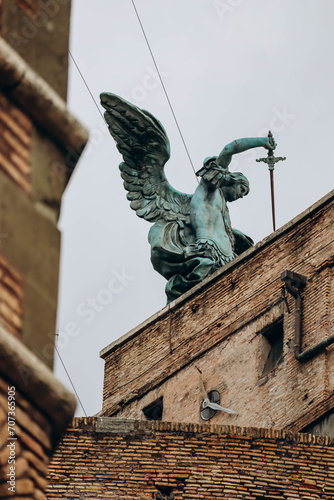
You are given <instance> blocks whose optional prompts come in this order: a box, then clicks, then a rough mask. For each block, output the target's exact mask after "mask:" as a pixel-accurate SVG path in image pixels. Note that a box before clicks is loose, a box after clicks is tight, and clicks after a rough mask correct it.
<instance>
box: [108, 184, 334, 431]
mask: <svg viewBox="0 0 334 500" xmlns="http://www.w3.org/2000/svg"><path fill="white" fill-rule="evenodd" d="M333 219H334V193H333V192H332V193H331V194H330V195H328V196H327V197H325V198H324V199H323V200H321V201H320V202H319V203H317V204H316V205H315V206H314V207H312V208H311V209H309V210H308V211H306V212H305V213H304V214H302V215H301V216H299V217H297V218H296V219H295V220H293V221H291V223H289V224H287V226H285V227H284V228H282V229H281V230H279V231H277V232H276V233H274V234H273V235H271V236H270V237H268V238H266V239H265V240H264V241H263V242H260V243H259V244H257V245H256V246H255V247H254V248H253V249H250V250H249V251H248V252H247V253H245V254H244V255H243V256H240V257H239V258H238V259H236V260H235V261H234V262H232V263H231V264H230V265H228V266H226V267H225V268H223V269H222V270H220V271H218V272H217V273H216V275H215V276H213V277H212V278H210V279H208V280H207V282H205V283H203V284H202V286H199V287H198V288H197V289H195V290H193V291H192V292H190V293H188V296H186V297H185V299H180V300H178V301H176V303H175V304H174V305H173V304H172V306H171V308H170V309H169V308H168V307H167V308H165V309H163V310H162V311H161V312H160V313H158V314H157V315H155V316H154V317H153V318H151V319H149V320H148V321H147V322H146V323H145V324H143V325H140V326H139V327H138V328H137V329H135V330H134V331H132V332H129V334H127V335H126V336H124V338H121V339H119V340H118V341H116V342H114V343H113V344H111V346H109V347H107V348H106V349H104V350H103V351H102V353H101V356H102V357H103V358H104V359H105V379H104V392H103V399H104V402H103V414H104V415H105V416H111V415H113V416H122V417H126V418H135V419H145V416H144V414H143V411H142V410H143V408H144V407H145V406H147V405H149V404H151V403H152V402H153V401H154V400H156V399H157V398H159V397H161V396H163V415H162V418H163V420H167V421H174V422H177V421H183V422H194V423H195V422H198V423H201V422H202V420H201V417H200V405H201V402H202V401H203V392H202V389H201V383H200V374H199V371H198V369H199V370H200V371H201V372H202V379H203V382H204V384H205V386H206V389H207V391H209V390H213V389H216V390H218V391H219V392H220V395H221V404H222V406H223V407H227V408H231V409H233V410H234V411H235V412H236V413H237V414H236V415H228V414H226V413H223V412H218V413H216V415H215V416H214V417H213V419H212V422H214V423H217V424H233V425H240V426H254V427H255V426H261V427H276V428H291V429H293V430H298V431H299V430H301V429H303V428H304V427H305V426H306V425H308V424H310V423H311V422H312V421H314V420H316V419H317V418H319V417H320V416H321V415H323V414H324V413H325V412H327V411H328V410H329V409H331V408H333V407H334V396H333V394H334V392H333V391H334V349H333V347H330V348H328V349H327V351H326V352H324V353H322V354H320V355H318V356H317V357H315V358H314V359H313V360H311V361H308V362H307V363H303V364H301V363H299V362H298V361H297V360H296V359H295V358H294V352H293V348H294V311H295V304H294V299H293V297H291V296H290V295H288V294H287V292H286V291H285V290H284V283H283V282H282V281H281V279H280V275H281V273H282V272H283V271H285V270H290V271H294V272H297V273H299V274H302V275H305V276H306V277H307V284H306V287H305V289H304V291H303V293H302V297H303V306H302V307H303V349H305V348H307V347H311V346H312V345H314V344H315V343H316V342H319V341H320V340H322V339H324V338H327V337H329V336H331V335H334V325H333V322H331V320H330V310H331V309H333V305H334V287H333V262H334V245H333V241H334V220H333ZM279 319H283V325H284V340H283V356H282V362H281V363H279V364H278V365H277V366H276V367H275V368H274V369H273V370H271V371H270V372H269V373H267V374H264V373H263V369H264V365H265V361H266V356H267V355H268V342H267V341H266V339H265V337H264V335H263V334H262V332H263V331H264V330H265V329H266V328H267V327H269V326H270V325H271V324H273V323H274V322H275V321H277V320H279Z"/></svg>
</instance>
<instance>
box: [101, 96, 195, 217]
mask: <svg viewBox="0 0 334 500" xmlns="http://www.w3.org/2000/svg"><path fill="white" fill-rule="evenodd" d="M100 97H101V104H102V106H103V107H104V108H105V110H106V111H105V113H104V116H105V119H106V122H107V124H108V127H109V132H110V134H111V135H112V136H113V138H114V139H115V141H116V143H117V148H118V150H119V152H120V153H121V154H122V156H123V159H124V162H123V163H121V164H120V166H119V168H120V170H121V176H122V179H123V180H124V187H125V189H126V190H127V191H128V194H127V198H128V200H129V201H130V202H131V203H130V206H131V208H132V209H133V210H135V211H136V214H137V215H138V216H139V217H142V218H144V219H146V220H147V221H149V222H156V221H158V220H160V219H164V220H166V221H172V220H182V221H183V222H185V223H189V221H190V216H189V212H190V208H189V206H190V200H191V195H188V194H184V193H180V192H179V191H176V190H175V189H174V188H173V187H172V186H171V185H170V184H169V182H168V181H167V179H166V177H165V173H164V166H165V163H166V161H167V160H168V159H169V157H170V146H169V140H168V137H167V135H166V132H165V130H164V128H163V126H162V125H161V123H160V122H159V121H158V120H157V119H156V118H154V116H152V115H151V114H150V113H149V112H148V111H144V110H142V109H139V108H137V107H136V106H134V105H133V104H131V103H129V102H127V101H125V100H124V99H122V98H121V97H118V96H116V95H115V94H109V93H103V94H101V96H100Z"/></svg>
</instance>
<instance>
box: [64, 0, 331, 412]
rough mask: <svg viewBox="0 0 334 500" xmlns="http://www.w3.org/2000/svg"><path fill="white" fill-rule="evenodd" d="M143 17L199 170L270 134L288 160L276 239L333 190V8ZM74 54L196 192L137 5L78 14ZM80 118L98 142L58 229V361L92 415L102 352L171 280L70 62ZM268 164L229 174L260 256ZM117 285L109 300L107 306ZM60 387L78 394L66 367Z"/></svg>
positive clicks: (208, 4)
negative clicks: (152, 120) (151, 121)
mask: <svg viewBox="0 0 334 500" xmlns="http://www.w3.org/2000/svg"><path fill="white" fill-rule="evenodd" d="M136 6H137V9H138V12H139V14H140V17H141V21H142V24H143V26H144V28H145V31H146V35H147V37H148V40H149V42H150V44H151V48H152V51H153V53H154V55H155V58H156V61H157V64H158V67H159V69H160V71H161V73H162V75H163V80H164V83H165V86H166V89H167V92H168V95H169V98H170V101H171V103H172V105H173V108H174V112H175V114H176V117H177V119H178V122H179V124H180V127H181V130H182V133H183V136H184V138H185V141H186V144H187V147H188V150H189V152H190V155H191V158H192V161H193V163H194V166H195V168H196V169H198V168H200V166H201V164H202V161H203V159H204V158H205V157H206V156H211V155H217V154H218V153H219V152H220V151H221V149H223V147H224V146H225V145H226V144H227V143H228V142H230V141H232V140H234V139H238V138H241V137H252V136H258V135H266V134H267V132H268V129H269V128H270V129H271V130H272V131H273V133H274V137H275V139H276V142H277V144H278V147H277V149H276V154H277V155H279V156H286V157H287V160H286V161H285V162H281V163H279V164H278V166H277V168H276V171H275V175H276V177H275V183H276V184H275V190H276V219H277V226H278V227H280V226H282V225H283V224H285V223H286V222H288V221H289V220H290V219H291V218H293V217H294V216H296V215H297V214H299V213H300V212H302V211H303V210H304V209H306V208H307V207H308V206H310V205H311V204H312V203H314V202H315V201H317V200H318V199H319V198H321V197H322V196H323V195H325V194H326V193H327V192H328V191H329V190H331V189H332V187H333V180H334V174H333V167H332V166H331V163H332V151H331V149H332V142H333V141H332V135H333V132H334V127H333V116H334V109H333V90H332V89H333V81H334V58H333V49H334V44H333V41H334V30H333V17H334V16H333V14H334V2H333V0H271V1H268V0H168V1H166V0H136ZM71 52H72V55H73V57H74V58H75V60H76V63H77V65H78V66H79V68H80V70H81V72H82V74H83V76H84V78H85V79H86V82H87V85H88V86H89V89H90V91H91V93H92V94H93V96H94V98H95V99H96V101H97V102H99V94H100V92H113V93H115V94H118V95H120V96H123V97H124V98H126V99H127V100H130V101H131V102H133V103H134V104H136V105H138V106H139V107H142V108H144V109H147V110H149V111H150V112H151V113H153V114H154V115H155V116H156V117H157V118H158V119H159V120H160V121H161V122H162V124H163V125H164V127H165V129H166V131H167V134H168V136H169V138H170V142H171V149H172V156H171V159H170V160H169V162H168V164H167V167H166V172H167V176H168V179H169V181H170V182H171V184H172V185H173V186H174V187H175V188H176V189H179V190H181V191H184V192H188V193H191V192H193V191H194V190H195V188H196V185H197V181H196V179H195V176H194V173H193V171H192V168H191V164H190V162H189V159H188V157H187V155H186V152H185V149H184V146H183V144H182V141H181V138H180V135H179V133H178V130H177V127H176V125H175V122H174V119H173V117H172V113H171V111H170V109H169V106H168V103H167V100H166V97H165V95H164V93H163V90H162V88H161V86H160V84H159V82H158V78H157V76H156V71H155V68H154V64H153V61H152V58H151V55H150V52H149V50H148V48H147V45H146V42H145V39H144V37H143V34H142V31H141V28H140V25H139V23H138V20H137V17H136V15H135V11H134V8H133V5H132V2H131V0H96V1H95V2H94V8H92V3H91V2H90V1H88V0H80V1H79V0H73V1H72V31H71ZM69 107H70V110H71V111H72V112H73V113H74V114H75V115H76V116H77V117H78V118H79V119H80V120H81V121H82V122H83V123H84V124H85V125H86V126H87V127H88V129H89V130H90V133H91V139H90V143H89V145H88V146H87V148H86V151H85V153H84V155H83V157H82V158H81V159H80V161H79V163H78V165H77V167H76V169H75V172H74V174H73V176H72V179H71V181H70V183H69V185H68V187H67V190H66V192H65V194H64V197H63V205H62V212H61V217H60V221H59V228H60V229H61V231H62V235H63V236H62V262H61V277H60V278H61V279H60V296H59V317H58V329H59V333H60V336H59V340H58V350H59V352H60V354H61V357H62V359H63V361H64V364H65V366H66V368H67V370H68V372H69V373H70V375H71V378H72V380H73V382H74V385H75V387H76V390H77V392H78V393H79V396H80V398H81V401H82V403H83V406H84V408H85V411H86V413H87V414H88V415H92V414H94V413H96V412H97V411H99V410H100V409H101V402H102V383H103V361H102V360H100V359H99V351H100V350H101V349H102V348H104V347H105V346H106V345H108V344H109V343H110V342H112V341H113V340H115V339H116V338H118V337H120V336H121V335H123V334H124V333H126V332H127V331H128V330H130V329H131V328H133V327H135V326H136V325H138V324H139V323H140V322H142V321H143V320H145V319H146V318H148V317H149V316H150V315H152V314H153V313H155V312H156V311H158V310H159V309H161V308H163V307H164V305H165V295H164V286H165V280H164V278H162V277H161V276H159V275H158V274H157V273H156V272H155V271H154V270H153V268H152V267H151V263H150V248H149V245H148V242H147V234H148V231H149V228H150V224H149V223H148V222H146V221H144V220H141V219H139V218H138V217H137V216H136V214H135V212H133V211H132V210H131V209H130V207H129V204H128V202H127V200H126V196H125V190H124V188H123V185H122V180H121V178H120V175H119V170H118V164H119V163H120V161H121V156H120V154H119V153H118V151H117V149H116V146H115V143H114V141H113V139H112V138H111V136H110V135H109V134H108V132H107V129H106V126H105V124H104V123H103V121H102V118H101V115H100V114H99V111H98V109H97V107H96V106H95V104H94V102H93V99H92V97H91V96H90V94H89V92H88V90H87V88H86V87H85V84H84V82H83V81H82V79H81V77H80V75H79V73H78V71H77V69H76V68H75V67H74V65H73V63H72V62H71V61H70V78H69ZM100 109H101V111H102V108H100ZM265 154H266V152H265V151H264V150H261V149H257V150H253V152H252V154H250V152H246V153H243V154H242V155H238V157H236V158H235V161H234V162H233V163H232V164H231V170H238V171H239V170H240V171H242V172H243V173H244V174H245V175H246V176H247V177H248V178H249V180H250V183H251V192H250V194H249V195H248V196H247V197H246V198H245V199H243V200H239V201H237V202H235V203H234V204H232V205H230V213H231V219H232V225H233V226H234V227H236V228H238V229H241V230H242V231H243V232H245V233H246V234H249V235H250V236H251V237H252V238H253V239H254V240H255V242H257V241H259V240H261V239H262V238H264V237H265V236H267V235H268V234H270V233H271V231H272V221H271V207H270V194H269V173H268V171H267V168H266V166H265V165H264V164H261V163H256V162H255V158H256V157H257V158H259V157H261V156H265ZM119 276H121V277H122V278H119ZM110 280H113V285H114V288H113V290H114V293H113V294H112V297H110V294H109V296H108V295H107V294H106V292H103V290H105V289H106V288H107V287H108V283H109V282H110ZM116 292H117V293H116ZM110 298H111V299H112V300H110ZM94 308H95V309H94ZM56 374H57V376H58V377H59V378H60V379H61V380H62V381H63V382H64V383H65V384H66V385H69V382H68V379H67V376H66V374H65V372H64V370H63V368H62V366H61V364H60V363H59V360H58V359H57V360H56ZM77 414H78V415H82V414H83V410H82V409H81V408H80V407H79V408H78V413H77Z"/></svg>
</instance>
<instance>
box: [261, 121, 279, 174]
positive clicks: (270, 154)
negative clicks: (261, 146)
mask: <svg viewBox="0 0 334 500" xmlns="http://www.w3.org/2000/svg"><path fill="white" fill-rule="evenodd" d="M268 138H269V142H270V143H271V144H272V143H275V140H274V137H273V134H272V133H271V131H270V130H269V132H268ZM284 160H286V156H274V151H273V150H272V149H270V150H269V151H268V155H267V157H266V158H257V160H256V161H257V162H260V161H263V163H267V164H268V169H269V170H275V163H277V162H278V161H284Z"/></svg>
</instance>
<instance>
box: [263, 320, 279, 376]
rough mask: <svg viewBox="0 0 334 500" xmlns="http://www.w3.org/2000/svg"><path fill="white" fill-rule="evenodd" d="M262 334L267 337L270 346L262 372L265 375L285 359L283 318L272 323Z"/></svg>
mask: <svg viewBox="0 0 334 500" xmlns="http://www.w3.org/2000/svg"><path fill="white" fill-rule="evenodd" d="M262 335H263V336H264V337H265V339H266V340H267V342H268V344H269V347H270V349H269V353H268V357H267V360H266V362H265V364H264V368H263V373H262V375H265V374H266V373H269V372H270V371H271V370H273V369H274V368H276V366H278V365H279V364H280V363H281V361H282V360H283V339H284V331H283V319H281V320H279V321H276V322H275V323H273V324H272V325H270V327H268V328H267V329H266V330H265V331H264V332H262Z"/></svg>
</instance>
